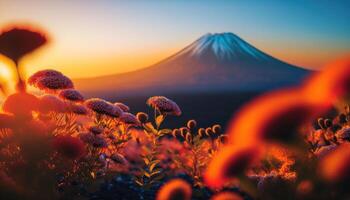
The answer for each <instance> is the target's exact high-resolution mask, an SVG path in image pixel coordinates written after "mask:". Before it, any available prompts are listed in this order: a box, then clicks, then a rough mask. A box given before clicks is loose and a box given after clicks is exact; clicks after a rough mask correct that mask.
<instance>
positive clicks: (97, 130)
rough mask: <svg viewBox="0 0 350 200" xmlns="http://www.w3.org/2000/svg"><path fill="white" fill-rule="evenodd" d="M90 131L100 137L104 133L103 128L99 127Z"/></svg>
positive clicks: (94, 127) (90, 128) (93, 127)
mask: <svg viewBox="0 0 350 200" xmlns="http://www.w3.org/2000/svg"><path fill="white" fill-rule="evenodd" d="M88 129H89V131H90V132H91V133H93V134H95V135H99V134H101V133H102V132H103V128H100V127H98V126H90V127H89V128H88Z"/></svg>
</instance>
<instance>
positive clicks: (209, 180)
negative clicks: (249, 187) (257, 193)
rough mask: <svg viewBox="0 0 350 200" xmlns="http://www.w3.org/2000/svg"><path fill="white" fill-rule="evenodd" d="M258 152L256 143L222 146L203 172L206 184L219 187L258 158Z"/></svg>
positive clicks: (235, 176)
mask: <svg viewBox="0 0 350 200" xmlns="http://www.w3.org/2000/svg"><path fill="white" fill-rule="evenodd" d="M260 153H261V152H260V149H259V147H258V146H257V145H251V146H250V147H244V148H235V147H234V146H232V147H231V146H226V147H223V148H222V149H221V150H220V151H219V152H218V153H217V155H215V156H214V157H213V159H212V160H211V161H210V163H209V165H208V168H207V170H206V172H205V174H204V179H205V182H206V184H207V185H208V186H209V187H211V188H221V187H222V186H224V184H225V183H226V182H228V181H230V180H232V179H234V178H238V177H239V176H240V175H242V174H243V172H244V171H245V170H246V168H247V167H249V166H252V165H253V164H254V163H255V162H256V161H257V160H259V158H260Z"/></svg>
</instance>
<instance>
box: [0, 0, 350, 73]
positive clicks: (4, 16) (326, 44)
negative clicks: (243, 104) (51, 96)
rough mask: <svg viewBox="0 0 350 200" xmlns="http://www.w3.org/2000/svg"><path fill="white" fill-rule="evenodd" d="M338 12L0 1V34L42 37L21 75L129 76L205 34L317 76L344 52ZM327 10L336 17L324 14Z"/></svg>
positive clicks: (235, 5)
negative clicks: (40, 32) (17, 28)
mask: <svg viewBox="0 0 350 200" xmlns="http://www.w3.org/2000/svg"><path fill="white" fill-rule="evenodd" d="M261 4H263V6H261ZM289 4H290V5H289ZM343 7H344V6H342V5H337V7H336V9H334V10H329V9H328V6H327V5H320V4H319V3H318V4H317V5H314V4H312V3H309V4H308V5H305V4H303V5H296V4H294V3H292V2H285V3H283V4H280V3H277V2H264V3H261V2H256V3H254V5H252V4H249V3H245V2H227V1H215V2H213V1H206V0H204V1H198V2H197V1H185V3H184V2H182V1H171V2H164V1H157V0H154V1H150V2H147V3H146V2H142V1H140V2H137V3H135V2H125V1H106V2H104V1H103V2H100V1H96V2H95V1H91V2H90V1H89V2H87V1H81V0H77V1H74V2H69V3H68V2H61V1H44V0H34V1H19V0H11V1H10V0H3V1H1V2H0V29H2V28H3V27H6V26H8V25H9V24H18V23H19V24H23V22H24V23H25V24H32V25H34V26H35V27H39V28H41V29H44V30H46V31H47V33H48V35H49V36H50V43H49V44H48V45H46V46H45V47H43V48H41V49H40V50H39V51H38V52H35V53H34V55H30V56H28V57H27V58H25V60H24V61H23V63H22V64H23V66H24V68H25V69H26V76H29V75H31V74H33V73H34V72H36V71H38V70H41V69H47V68H52V69H56V70H59V71H61V72H63V73H64V74H66V75H67V76H69V77H70V78H84V77H96V76H103V75H111V74H117V73H124V72H130V71H134V70H137V69H141V68H145V67H148V66H151V65H153V64H155V63H158V62H160V61H162V60H163V59H165V58H167V57H169V56H171V55H173V54H175V53H177V52H179V51H180V50H182V49H183V48H184V47H186V46H187V45H189V44H191V43H192V42H193V41H195V40H196V39H198V38H199V37H201V36H202V35H204V34H206V33H208V32H212V33H219V32H232V33H235V34H237V35H238V36H239V37H241V38H242V39H244V40H246V41H247V42H248V43H250V44H251V45H253V46H255V47H256V48H258V49H260V50H261V51H263V52H265V53H267V54H269V55H271V56H273V57H275V58H278V59H280V60H282V61H285V62H287V63H290V64H293V65H296V66H300V67H305V68H308V69H315V70H319V69H322V67H323V66H324V65H325V64H326V63H328V62H330V61H331V60H334V59H335V58H337V57H339V56H342V55H343V54H345V53H346V52H349V51H350V49H349V40H348V37H347V35H348V30H347V29H346V25H347V22H346V20H345V19H347V17H346V16H347V12H345V11H346V10H343ZM208 8H210V9H208ZM291 8H294V9H295V10H293V9H292V10H291ZM299 9H300V12H299ZM315 9H316V10H317V11H318V12H319V13H317V14H316V13H314V12H313V11H314V10H315ZM193 10H196V12H195V14H194V13H193ZM287 11H288V12H287ZM311 11H312V12H311ZM330 12H332V13H333V14H334V13H335V14H336V15H334V16H333V15H332V16H328V14H329V13H330ZM180 13H181V14H180ZM296 13H297V15H296ZM310 13H314V14H312V15H310ZM278 19H284V20H278ZM320 22H322V23H320ZM199 24H200V26H198V25H199ZM3 62H4V61H3V60H1V58H0V63H3ZM2 65H3V64H2Z"/></svg>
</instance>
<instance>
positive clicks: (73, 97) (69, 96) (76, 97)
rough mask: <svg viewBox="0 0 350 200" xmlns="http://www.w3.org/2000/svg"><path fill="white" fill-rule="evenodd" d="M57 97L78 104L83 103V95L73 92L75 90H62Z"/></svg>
mask: <svg viewBox="0 0 350 200" xmlns="http://www.w3.org/2000/svg"><path fill="white" fill-rule="evenodd" d="M58 96H59V97H61V98H62V99H65V100H69V101H78V102H81V101H84V97H83V95H82V94H81V93H80V92H79V91H78V90H75V89H66V90H62V91H60V93H59V94H58Z"/></svg>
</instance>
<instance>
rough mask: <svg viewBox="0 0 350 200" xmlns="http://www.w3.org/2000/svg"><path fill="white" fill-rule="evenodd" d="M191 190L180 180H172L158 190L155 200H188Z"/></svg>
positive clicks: (188, 185)
mask: <svg viewBox="0 0 350 200" xmlns="http://www.w3.org/2000/svg"><path fill="white" fill-rule="evenodd" d="M191 196H192V188H191V186H190V184H188V183H187V182H186V181H184V180H182V179H173V180H171V181H169V182H167V183H166V184H165V185H164V186H162V187H161V188H160V190H159V191H158V194H157V200H190V199H191Z"/></svg>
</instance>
